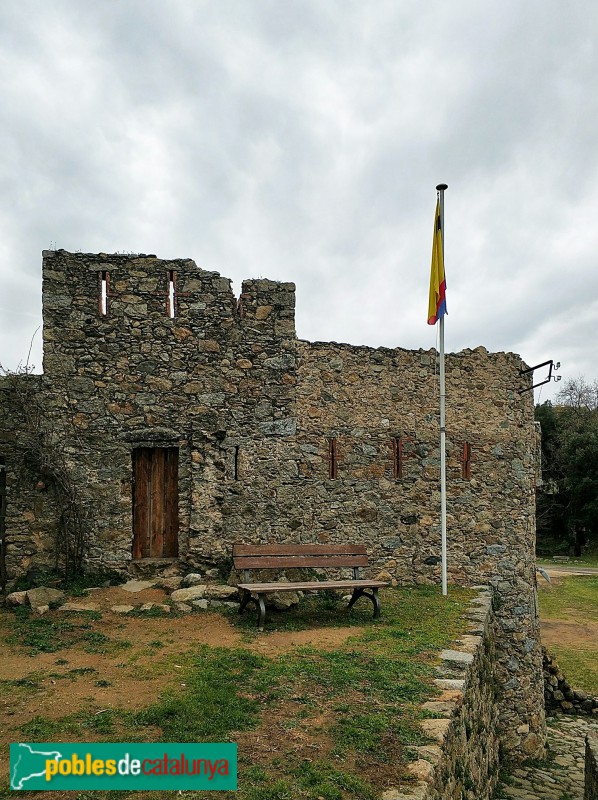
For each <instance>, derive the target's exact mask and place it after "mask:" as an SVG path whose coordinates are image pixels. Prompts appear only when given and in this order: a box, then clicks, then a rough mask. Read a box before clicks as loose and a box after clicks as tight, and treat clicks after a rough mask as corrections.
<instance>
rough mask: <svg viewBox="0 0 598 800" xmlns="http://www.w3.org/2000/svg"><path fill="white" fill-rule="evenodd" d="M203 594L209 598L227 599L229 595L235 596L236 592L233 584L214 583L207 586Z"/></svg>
mask: <svg viewBox="0 0 598 800" xmlns="http://www.w3.org/2000/svg"><path fill="white" fill-rule="evenodd" d="M205 596H206V597H208V598H210V599H211V600H228V599H229V598H230V597H237V596H238V592H237V589H236V587H235V586H223V585H222V584H218V583H214V584H211V585H209V586H207V588H206V592H205Z"/></svg>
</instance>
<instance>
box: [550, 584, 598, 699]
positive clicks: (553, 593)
mask: <svg viewBox="0 0 598 800" xmlns="http://www.w3.org/2000/svg"><path fill="white" fill-rule="evenodd" d="M538 600H539V606H540V621H541V622H542V620H546V621H548V620H564V621H565V622H575V623H579V624H581V625H583V624H584V623H586V622H588V621H595V620H597V619H598V575H571V576H568V577H565V578H562V579H560V580H559V581H558V582H557V583H554V584H552V586H551V587H550V588H542V590H541V591H540V592H539V593H538ZM548 649H549V651H550V652H551V653H552V654H553V655H554V656H556V659H557V662H558V664H559V666H560V667H561V669H562V670H563V672H564V673H565V675H566V676H567V680H568V681H569V683H570V684H571V686H573V688H574V689H580V690H582V691H585V692H587V693H588V694H591V695H594V696H598V642H597V641H596V638H595V637H594V636H592V635H590V636H587V638H586V639H585V640H583V641H580V642H578V643H577V644H575V645H570V646H569V645H565V644H560V643H556V644H550V645H549V647H548Z"/></svg>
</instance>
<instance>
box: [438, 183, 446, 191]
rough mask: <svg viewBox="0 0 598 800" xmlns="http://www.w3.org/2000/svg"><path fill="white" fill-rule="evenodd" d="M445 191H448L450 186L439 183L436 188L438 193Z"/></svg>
mask: <svg viewBox="0 0 598 800" xmlns="http://www.w3.org/2000/svg"><path fill="white" fill-rule="evenodd" d="M445 189H448V184H446V183H439V184H438V186H437V187H436V191H438V192H444V190H445Z"/></svg>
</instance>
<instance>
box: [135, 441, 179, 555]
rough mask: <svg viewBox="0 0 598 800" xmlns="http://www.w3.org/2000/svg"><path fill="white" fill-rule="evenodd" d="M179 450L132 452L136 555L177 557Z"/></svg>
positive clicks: (142, 449) (155, 448)
mask: <svg viewBox="0 0 598 800" xmlns="http://www.w3.org/2000/svg"><path fill="white" fill-rule="evenodd" d="M178 477H179V451H178V449H177V448H176V447H140V448H138V449H137V450H134V451H133V558H176V557H177V556H178V552H179V543H178V531H179V485H178Z"/></svg>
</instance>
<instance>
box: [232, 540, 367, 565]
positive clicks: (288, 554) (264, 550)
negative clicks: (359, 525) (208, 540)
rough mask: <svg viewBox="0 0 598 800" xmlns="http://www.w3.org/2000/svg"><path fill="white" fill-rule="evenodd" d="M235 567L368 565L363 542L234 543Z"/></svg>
mask: <svg viewBox="0 0 598 800" xmlns="http://www.w3.org/2000/svg"><path fill="white" fill-rule="evenodd" d="M233 562H234V565H235V569H239V570H241V569H242V570H249V569H284V568H285V567H299V568H300V567H325V568H326V567H352V568H353V569H354V570H356V569H358V568H359V567H367V564H368V556H367V552H366V549H365V545H363V544H326V545H322V544H261V545H255V544H235V545H233Z"/></svg>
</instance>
